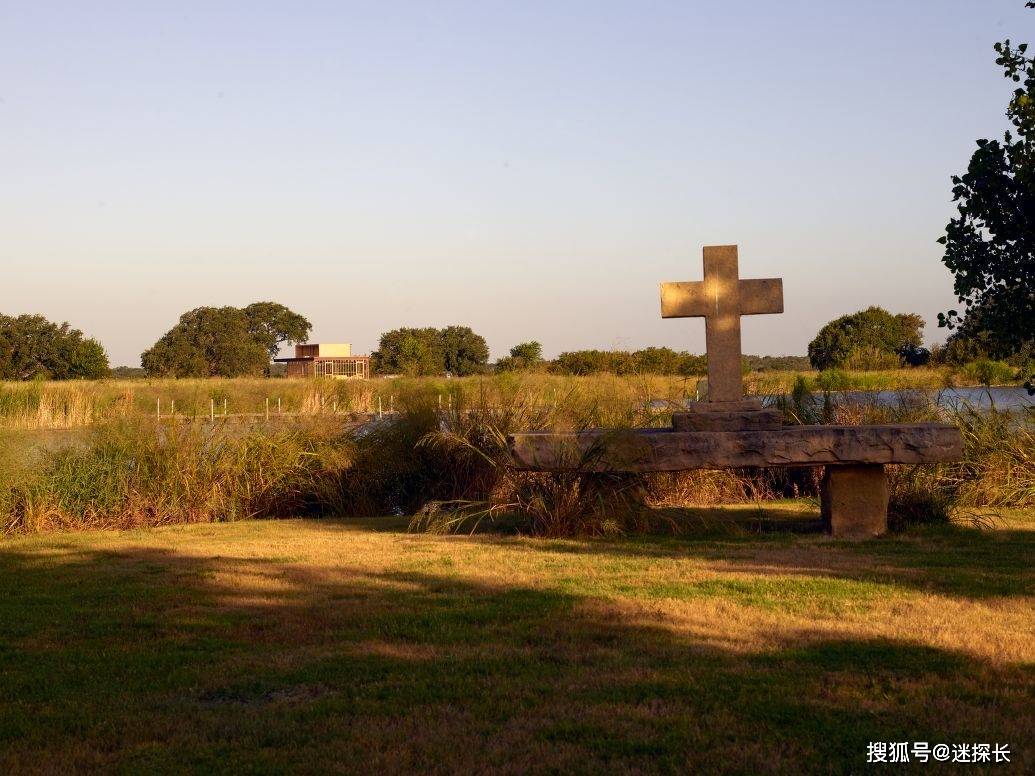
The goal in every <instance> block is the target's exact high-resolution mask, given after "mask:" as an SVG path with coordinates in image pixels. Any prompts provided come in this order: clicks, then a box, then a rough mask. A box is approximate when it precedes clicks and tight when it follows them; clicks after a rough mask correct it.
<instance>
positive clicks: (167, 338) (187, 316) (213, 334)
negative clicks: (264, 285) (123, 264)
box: [140, 302, 311, 377]
mask: <svg viewBox="0 0 1035 776" xmlns="http://www.w3.org/2000/svg"><path fill="white" fill-rule="evenodd" d="M310 328H311V326H310V324H309V321H307V320H306V319H305V318H303V317H302V316H301V315H298V314H297V313H293V312H292V311H291V310H289V309H288V308H286V307H284V306H283V305H280V304H277V303H275V302H256V303H255V304H251V305H248V307H246V308H244V309H243V310H242V309H240V308H237V307H198V308H196V309H194V310H191V311H190V312H186V313H184V314H183V315H181V316H180V320H179V322H178V323H177V324H176V325H175V326H174V327H173V328H172V329H170V330H169V331H168V332H166V334H165V335H164V336H163V337H162V338H161V339H160V340H158V342H156V343H155V344H154V345H153V346H152V347H151V348H150V349H149V350H147V351H145V352H144V353H143V354H142V355H141V357H140V360H141V363H142V364H143V367H144V370H145V371H146V373H147V374H148V375H150V376H154V377H244V376H255V375H261V374H264V373H266V372H267V371H268V369H269V363H270V358H272V357H273V356H275V355H276V353H277V350H278V348H279V347H280V345H281V344H282V343H285V342H299V341H304V340H305V338H306V337H307V336H308V334H309V330H310Z"/></svg>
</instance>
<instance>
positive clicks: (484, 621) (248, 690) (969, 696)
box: [0, 544, 1031, 773]
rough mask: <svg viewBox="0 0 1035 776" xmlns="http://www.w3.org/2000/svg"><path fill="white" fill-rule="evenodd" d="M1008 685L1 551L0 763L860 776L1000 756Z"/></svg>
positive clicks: (177, 564) (456, 586) (191, 571)
mask: <svg viewBox="0 0 1035 776" xmlns="http://www.w3.org/2000/svg"><path fill="white" fill-rule="evenodd" d="M614 549H615V548H614V547H613V546H612V547H610V550H608V549H607V548H605V546H603V545H602V544H601V545H600V546H595V547H594V548H593V551H598V552H605V551H614ZM676 551H680V552H684V551H687V549H686V547H685V546H682V547H680V548H678V549H677V550H676ZM1030 680H1031V676H1030V674H1029V673H1026V672H1024V670H1022V669H1021V668H1017V667H1013V666H997V665H992V664H989V663H986V662H983V661H980V660H975V659H973V658H971V657H969V656H966V655H963V654H959V653H954V652H951V651H945V650H939V649H932V648H930V647H927V646H923V645H919V644H916V643H911V642H908V641H894V640H890V639H874V640H859V639H843V640H836V639H830V638H829V635H827V636H824V637H816V638H814V639H810V638H809V637H807V636H800V635H799V636H797V637H796V640H789V641H788V643H787V644H786V645H785V646H784V647H783V648H780V649H769V650H765V651H750V650H747V651H744V652H738V651H730V650H728V649H724V648H720V647H717V646H716V645H715V644H714V643H711V642H709V641H707V640H705V639H704V638H702V637H698V636H695V635H694V634H693V633H692V632H691V633H687V632H681V631H678V630H677V629H674V628H669V627H666V624H665V623H664V622H663V621H659V622H652V623H647V624H645V623H643V622H642V621H641V620H634V618H632V617H626V616H624V615H623V612H622V611H621V610H619V609H615V608H609V607H607V606H605V605H603V604H602V603H601V602H599V601H595V600H593V599H586V598H581V597H579V596H574V595H569V594H566V593H562V592H556V591H548V590H540V589H532V588H527V587H519V586H508V585H505V584H499V585H487V584H478V583H474V582H472V581H470V580H461V579H458V578H455V577H449V576H439V575H435V574H426V573H403V572H394V571H390V570H388V571H383V572H381V573H371V572H369V571H362V570H358V569H350V568H348V567H327V568H319V567H316V568H314V567H311V566H301V565H294V564H286V563H278V562H273V561H269V560H256V559H254V558H248V559H245V558H236V557H220V558H197V557H188V556H183V555H179V554H175V553H172V552H166V551H158V550H153V549H139V550H134V551H125V552H92V551H82V550H79V549H72V548H69V547H66V548H60V547H58V548H56V549H54V551H53V552H51V553H50V554H49V555H48V554H44V553H39V552H36V553H32V554H29V553H22V552H17V551H7V552H0V768H2V769H3V770H4V771H5V772H13V771H19V770H59V769H61V770H80V769H96V768H105V769H110V768H121V769H126V770H133V771H138V770H147V771H151V770H160V771H166V770H177V771H182V770H188V771H204V772H210V771H212V770H236V771H277V770H302V771H327V770H338V771H356V770H363V771H371V770H387V771H393V772H395V771H411V770H420V771H440V772H456V771H487V770H492V771H496V770H498V771H503V772H528V771H545V770H552V771H557V770H560V771H569V770H579V771H586V770H590V771H594V770H605V769H607V770H625V771H642V770H652V771H681V772H686V771H687V770H689V771H692V772H729V771H737V772H786V773H800V772H802V771H817V770H822V771H832V772H847V771H859V770H861V769H863V768H864V767H865V758H866V745H867V743H868V742H869V741H876V740H883V741H912V740H923V741H932V742H946V743H952V742H972V741H1007V742H1012V743H1013V744H1014V749H1015V751H1017V750H1018V749H1019V748H1020V745H1021V744H1023V743H1026V742H1025V741H1024V738H1023V736H1025V735H1027V731H1028V730H1030V727H1029V726H1028V725H1027V724H1026V723H1027V722H1030V721H1031V720H1030V705H1028V700H1030V698H1029V696H1028V695H1027V693H1028V691H1029V690H1030V687H1031V681H1030Z"/></svg>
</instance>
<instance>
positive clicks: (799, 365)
mask: <svg viewBox="0 0 1035 776" xmlns="http://www.w3.org/2000/svg"><path fill="white" fill-rule="evenodd" d="M742 360H743V362H744V365H745V366H746V367H747V369H748V371H753V372H805V371H808V370H809V369H810V368H811V364H809V359H808V356H742Z"/></svg>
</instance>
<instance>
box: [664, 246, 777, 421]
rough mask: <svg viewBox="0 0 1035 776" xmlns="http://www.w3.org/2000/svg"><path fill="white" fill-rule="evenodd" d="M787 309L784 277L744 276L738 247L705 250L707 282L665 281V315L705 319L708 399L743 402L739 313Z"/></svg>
mask: <svg viewBox="0 0 1035 776" xmlns="http://www.w3.org/2000/svg"><path fill="white" fill-rule="evenodd" d="M782 312H783V280H782V279H780V278H766V279H761V280H741V279H740V273H739V271H738V269H737V246H736V245H709V246H705V249H704V280H703V281H701V280H696V281H692V282H687V283H662V284H661V317H662V318H704V321H705V341H706V347H707V349H708V401H710V402H727V401H739V400H740V399H741V398H743V394H744V383H743V380H742V378H741V374H740V352H741V351H740V316H742V315H761V314H763V313H782Z"/></svg>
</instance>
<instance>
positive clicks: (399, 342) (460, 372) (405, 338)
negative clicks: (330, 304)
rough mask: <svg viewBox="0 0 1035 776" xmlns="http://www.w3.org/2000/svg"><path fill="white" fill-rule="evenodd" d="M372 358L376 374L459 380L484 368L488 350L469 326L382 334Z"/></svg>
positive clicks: (396, 331)
mask: <svg viewBox="0 0 1035 776" xmlns="http://www.w3.org/2000/svg"><path fill="white" fill-rule="evenodd" d="M371 355H372V358H373V361H374V368H375V371H377V372H378V373H379V374H405V375H409V376H414V377H419V376H426V375H441V374H444V373H445V372H449V373H450V374H453V375H456V376H458V377H462V376H464V375H471V374H476V373H478V372H480V371H482V370H483V369H484V367H485V363H486V362H487V361H488V360H489V347H488V345H486V343H485V339H484V338H483V337H481V336H480V335H478V334H475V333H474V332H473V331H472V330H471V329H470V327H468V326H448V327H446V328H445V329H435V328H432V327H425V328H422V329H412V328H401V329H393V330H392V331H388V332H385V333H384V334H382V335H381V342H380V345H379V347H378V349H377V351H376V352H375V353H373V354H371Z"/></svg>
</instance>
